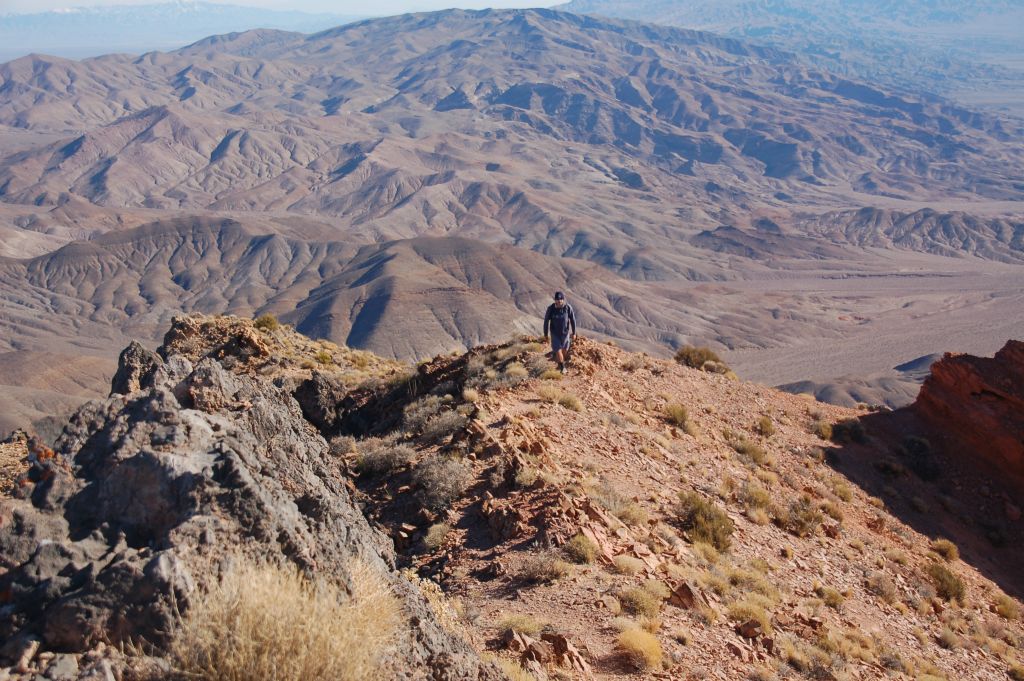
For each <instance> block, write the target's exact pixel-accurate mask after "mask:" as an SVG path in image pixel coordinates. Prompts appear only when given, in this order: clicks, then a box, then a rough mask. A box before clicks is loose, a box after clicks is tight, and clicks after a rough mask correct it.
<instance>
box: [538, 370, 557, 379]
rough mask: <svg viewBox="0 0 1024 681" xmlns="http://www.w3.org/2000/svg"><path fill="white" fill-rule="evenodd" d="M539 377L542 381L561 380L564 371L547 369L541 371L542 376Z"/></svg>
mask: <svg viewBox="0 0 1024 681" xmlns="http://www.w3.org/2000/svg"><path fill="white" fill-rule="evenodd" d="M537 378H539V379H541V380H542V381H561V380H562V372H561V371H559V370H558V369H545V370H544V371H542V372H541V373H540V376H538V377H537Z"/></svg>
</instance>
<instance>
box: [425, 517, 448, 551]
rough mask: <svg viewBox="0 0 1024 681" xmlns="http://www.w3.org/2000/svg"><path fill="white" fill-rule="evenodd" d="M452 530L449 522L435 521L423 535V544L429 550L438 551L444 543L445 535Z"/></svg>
mask: <svg viewBox="0 0 1024 681" xmlns="http://www.w3.org/2000/svg"><path fill="white" fill-rule="evenodd" d="M451 531H452V526H451V525H449V524H448V523H435V524H433V525H431V526H430V529H428V530H427V534H426V535H425V536H424V537H423V545H424V546H426V547H427V550H428V551H436V550H437V549H439V548H441V546H442V545H443V544H444V540H445V537H447V536H448V533H449V532H451Z"/></svg>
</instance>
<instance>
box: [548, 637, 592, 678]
mask: <svg viewBox="0 0 1024 681" xmlns="http://www.w3.org/2000/svg"><path fill="white" fill-rule="evenodd" d="M540 638H541V640H542V641H546V642H547V643H550V644H551V649H552V653H553V654H554V663H555V664H556V665H558V666H559V667H564V668H567V669H572V670H573V671H575V672H578V673H580V674H590V665H589V664H587V661H586V660H585V659H583V655H581V654H580V651H579V650H577V648H576V646H574V645H573V644H572V643H570V642H569V639H567V638H566V637H565V636H563V635H562V634H551V633H544V634H541V636H540Z"/></svg>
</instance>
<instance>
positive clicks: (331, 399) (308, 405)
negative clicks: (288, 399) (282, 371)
mask: <svg viewBox="0 0 1024 681" xmlns="http://www.w3.org/2000/svg"><path fill="white" fill-rule="evenodd" d="M347 394H348V390H347V388H346V387H345V385H344V384H343V383H341V382H340V381H339V380H337V379H334V378H332V377H330V376H328V375H326V374H324V373H321V372H319V371H314V372H313V375H312V377H311V378H309V379H307V380H305V381H303V382H302V383H300V384H299V386H298V387H297V388H296V389H295V392H294V395H295V399H296V400H297V401H298V403H299V407H301V408H302V415H303V416H305V417H306V420H307V421H309V422H310V423H312V424H313V425H314V426H316V427H317V430H319V431H320V432H321V433H323V434H324V436H326V437H330V436H331V435H334V434H336V433H337V432H338V430H339V428H340V426H341V413H340V410H339V405H341V404H343V402H344V400H345V397H346V396H347Z"/></svg>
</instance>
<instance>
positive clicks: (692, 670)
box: [0, 317, 1024, 681]
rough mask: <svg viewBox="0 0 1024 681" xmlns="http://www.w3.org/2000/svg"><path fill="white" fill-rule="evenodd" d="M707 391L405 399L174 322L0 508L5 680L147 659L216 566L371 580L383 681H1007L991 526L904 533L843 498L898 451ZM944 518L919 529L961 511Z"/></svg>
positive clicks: (847, 422) (776, 398)
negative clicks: (389, 634) (352, 565)
mask: <svg viewBox="0 0 1024 681" xmlns="http://www.w3.org/2000/svg"><path fill="white" fill-rule="evenodd" d="M321 353H324V354H321ZM311 356H314V357H317V358H318V359H316V360H311V359H310V357H311ZM359 365H362V368H360V366H359ZM724 371H725V369H724V367H721V366H719V365H717V364H714V363H710V364H705V365H704V370H697V369H691V368H688V367H684V366H681V365H679V364H677V363H675V362H672V361H670V360H661V359H656V358H651V357H648V356H646V355H642V354H637V353H629V352H626V351H623V350H621V349H619V348H617V347H615V346H613V345H610V344H605V343H597V342H594V341H591V340H588V339H579V341H578V343H577V345H576V351H575V357H574V359H573V363H572V367H571V370H570V373H569V375H568V376H565V377H562V376H561V375H560V374H558V373H557V372H554V371H551V365H550V363H549V362H548V360H547V359H546V358H545V356H544V354H543V347H542V346H541V345H539V344H537V343H535V342H533V341H532V340H531V339H529V338H523V339H518V340H516V341H512V342H509V343H505V344H501V345H492V346H484V347H479V348H474V349H473V350H471V351H470V352H469V353H466V354H454V355H447V356H439V357H436V358H434V359H433V360H431V361H429V362H425V363H422V364H421V365H419V366H418V367H417V368H416V370H415V371H411V370H409V369H406V368H403V367H402V366H401V365H399V364H397V363H393V362H387V361H382V360H377V359H375V358H372V356H369V355H368V354H365V353H355V352H354V351H350V350H347V349H344V348H338V347H337V346H330V345H329V344H324V343H318V342H314V341H309V340H308V339H303V338H302V337H301V336H298V335H297V334H294V333H293V332H292V331H291V330H289V329H288V328H286V327H283V328H279V329H271V328H269V327H268V325H266V324H264V325H263V328H257V326H255V325H254V324H253V323H252V322H249V321H246V320H241V319H237V318H202V317H187V318H179V319H177V320H176V321H175V322H174V324H173V326H172V329H171V331H170V332H169V333H168V334H167V336H166V338H165V342H164V344H163V346H162V348H161V349H160V351H159V352H157V353H150V352H148V351H146V350H145V349H144V348H142V347H141V346H131V347H129V348H128V349H126V351H125V352H124V353H123V354H122V358H121V362H120V365H119V371H118V374H117V376H116V377H115V379H114V381H113V383H114V385H113V386H112V387H113V394H112V395H111V397H110V398H109V399H107V400H102V401H96V402H93V403H90V404H89V405H87V406H86V407H84V408H83V409H81V410H80V411H79V412H78V414H77V415H76V416H75V417H74V418H73V419H72V421H71V423H70V424H69V425H68V426H67V428H66V430H65V433H64V435H63V436H62V437H61V438H60V440H59V441H58V443H57V446H56V448H55V450H56V451H55V452H50V453H42V452H36V453H35V454H30V455H29V460H30V462H31V469H30V471H29V473H28V474H27V475H23V476H22V477H21V479H20V483H19V485H18V486H17V488H16V490H15V492H14V497H16V498H14V499H4V500H3V502H2V505H0V509H2V511H0V512H2V513H3V514H4V515H2V516H0V518H2V519H3V522H2V523H0V542H2V543H3V546H4V552H3V556H4V557H5V560H7V561H8V562H7V563H5V564H4V565H3V566H2V569H3V570H4V572H3V573H2V576H0V593H3V594H5V596H4V598H5V599H7V602H6V604H5V606H4V608H3V610H0V613H2V614H3V617H4V619H3V620H2V621H0V622H2V625H3V626H4V627H5V628H6V629H5V630H4V631H3V635H4V637H7V638H9V640H11V641H14V642H17V643H12V645H11V647H9V648H8V649H6V650H5V651H4V653H3V654H5V655H6V656H7V658H8V663H16V662H18V660H17V659H16V658H17V657H22V658H24V657H25V656H26V655H27V661H26V662H25V665H24V667H23V668H24V669H31V670H32V673H41V674H42V673H46V674H48V673H50V672H49V669H50V666H52V665H53V664H55V663H56V662H55V661H59V663H60V664H62V665H67V666H71V662H72V660H73V661H74V663H75V665H79V666H80V667H81V669H82V670H83V672H82V674H83V675H84V674H85V671H88V670H91V669H92V668H93V667H95V665H97V664H100V663H102V664H106V665H108V666H110V668H111V672H112V673H113V672H115V671H117V670H119V669H123V668H124V665H125V661H123V660H120V659H118V658H114V659H111V657H110V654H109V653H104V654H102V655H100V654H97V653H96V650H97V648H98V645H97V641H106V640H111V641H113V640H118V639H119V638H120V639H124V638H128V637H130V636H138V635H140V633H142V632H148V633H149V636H150V637H151V640H152V641H153V642H155V643H158V644H159V643H160V642H161V638H160V637H161V635H166V632H168V631H169V630H170V629H169V628H167V627H166V626H165V625H167V624H168V623H170V622H172V621H173V620H172V619H171V618H170V615H169V612H168V610H167V607H166V606H167V603H168V601H169V598H170V594H172V593H174V594H177V597H180V599H181V602H183V603H184V604H186V605H187V603H188V597H189V595H191V594H196V593H199V592H201V590H202V589H203V588H205V586H207V585H209V584H210V583H211V582H214V581H216V579H217V576H218V575H219V574H221V573H222V562H223V561H224V559H225V551H224V548H223V547H225V546H231V547H237V550H238V551H240V552H243V553H249V554H257V555H259V554H262V553H266V552H269V553H270V555H272V556H276V557H278V558H279V559H281V560H285V561H288V562H290V563H292V564H295V565H298V566H301V567H302V569H303V570H304V571H306V572H307V573H312V574H326V575H330V576H331V577H332V578H336V579H339V580H341V581H343V582H344V580H345V579H346V568H345V566H346V565H347V564H348V561H349V560H350V559H351V558H352V557H353V556H359V557H361V558H362V559H364V560H367V561H368V562H370V563H371V565H373V566H374V569H375V570H377V571H378V572H379V574H381V575H382V576H384V577H385V578H386V579H388V580H389V583H390V584H392V585H393V588H394V589H395V590H396V592H397V593H399V594H400V595H401V597H402V599H403V602H404V603H405V604H406V608H407V609H408V612H410V613H411V615H410V619H409V622H410V625H409V626H410V628H409V635H408V637H406V638H403V639H402V641H401V642H400V647H399V650H397V651H396V654H395V655H394V656H392V660H393V664H394V665H395V669H394V670H393V674H392V676H394V677H396V678H460V679H461V678H498V677H497V676H492V674H497V673H498V672H492V671H490V670H491V669H492V668H491V667H490V666H489V665H490V662H485V663H481V662H480V653H479V651H488V653H487V656H496V657H497V660H498V661H499V662H501V663H502V665H504V670H505V673H510V674H514V675H518V676H515V677H514V678H533V679H545V678H558V679H568V678H571V679H621V678H664V679H670V678H671V679H677V678H687V679H689V678H721V679H734V678H747V677H750V676H751V675H753V678H761V679H774V678H779V679H781V678H800V677H807V678H834V679H866V678H881V677H883V676H884V677H886V678H893V679H924V678H939V679H948V680H949V681H952V680H953V679H1003V678H1005V677H1006V674H1007V673H1008V672H1009V671H1010V670H1014V669H1017V668H1018V667H1019V665H1020V662H1019V660H1020V653H1019V649H1020V647H1021V646H1024V628H1022V626H1021V622H1020V620H1019V619H1018V614H1019V608H1020V604H1019V600H1018V599H1017V598H1014V595H1017V596H1019V594H1020V591H1021V588H1022V587H1024V585H1022V584H1020V580H1019V575H1018V578H1016V580H1015V578H1014V577H1012V570H1008V571H1004V572H1002V573H1000V572H998V571H993V570H991V569H990V567H991V566H990V561H991V560H997V561H999V560H1002V561H1004V562H1005V564H1006V565H1008V566H1009V565H1010V564H1012V563H1013V562H1014V561H1015V560H1016V556H1017V552H1016V551H1017V549H1016V548H1015V546H1016V545H1017V544H1016V542H1015V540H1016V539H1018V538H1019V537H1020V534H1021V531H1020V527H1019V523H1018V524H1017V525H1012V524H1011V525H1010V526H1008V529H1007V539H1008V540H1009V541H1008V542H1007V548H1002V549H1001V548H999V547H993V546H989V547H988V548H985V547H984V546H979V545H977V544H976V543H974V542H972V541H971V540H969V539H968V538H966V535H964V534H950V533H948V532H944V533H942V534H941V535H940V534H939V533H938V532H934V531H933V529H932V528H925V526H924V524H922V520H921V518H918V517H915V516H914V515H913V514H912V513H910V512H908V511H907V510H905V509H904V507H903V506H902V504H901V503H900V502H897V501H896V500H893V501H892V502H890V497H889V495H888V493H887V492H886V493H883V494H882V496H884V497H885V499H884V500H883V499H882V498H880V497H878V496H872V494H873V492H874V490H873V488H872V485H871V483H870V481H862V478H861V477H860V472H861V470H860V463H861V461H868V460H871V457H886V456H894V455H893V453H892V452H893V451H894V448H896V447H898V446H899V445H898V441H895V442H894V440H893V437H892V436H891V435H890V434H889V433H888V432H887V430H886V428H885V427H883V426H881V425H878V426H876V425H875V422H874V421H873V420H872V419H874V418H876V417H882V416H885V415H868V414H866V413H865V412H863V411H859V410H853V409H844V408H840V407H835V406H831V405H824V404H820V403H817V402H815V401H813V400H811V399H808V398H806V397H803V396H797V395H791V394H787V393H780V392H778V391H776V390H772V389H770V388H765V387H763V386H757V385H754V384H745V383H742V382H739V381H737V380H735V378H734V377H730V376H729V375H728V374H726V373H720V372H724ZM328 443H329V444H328ZM15 446H18V447H24V448H31V447H30V446H29V445H28V444H26V443H22V444H20V445H19V444H17V443H15ZM33 446H34V445H33ZM19 451H22V450H19ZM25 451H27V449H26V450H25ZM937 462H938V463H942V464H943V465H945V459H942V458H939V459H937ZM891 465H894V464H891ZM854 480H857V483H855V482H853V481H854ZM887 480H889V482H888V483H887V484H890V485H894V486H895V485H899V486H902V484H903V483H902V482H899V481H892V479H891V478H887ZM922 484H923V483H922ZM986 484H987V485H989V486H990V487H992V488H993V489H995V487H996V483H993V482H992V481H989V482H987V483H986ZM126 489H132V490H134V493H132V494H131V495H126V493H125V491H124V490H126ZM923 489H924V491H921V490H916V491H915V494H916V495H918V496H920V497H921V498H922V499H925V500H928V502H929V503H931V500H932V499H937V498H939V490H938V489H937V488H934V489H933V488H923ZM942 494H945V495H946V502H944V503H946V504H947V505H948V509H949V510H947V508H946V507H944V506H942V505H939V504H936V506H935V507H934V508H933V509H931V510H930V511H929V513H927V514H925V515H926V517H927V519H928V520H934V519H940V520H941V519H942V518H945V517H947V516H950V517H951V516H954V515H957V514H958V513H959V507H958V506H957V504H961V503H969V500H968V499H967V498H966V497H964V498H959V499H958V498H955V496H954V495H955V494H957V493H956V492H955V491H953V490H952V489H946V488H945V487H943V488H942ZM695 509H696V510H695ZM695 518H703V519H704V520H700V521H697V520H695ZM69 519H71V520H69ZM12 521H13V522H12ZM940 536H945V537H948V538H950V539H953V540H955V542H956V544H959V546H960V551H959V553H957V552H956V551H955V548H956V547H955V544H953V545H952V546H953V549H950V548H949V547H948V545H947V544H944V543H942V542H940V541H938V539H939V538H940ZM45 539H53V540H54V541H52V542H47V541H45ZM40 540H44V541H40ZM933 540H934V541H933ZM397 568H401V569H403V570H404V573H403V575H407V574H416V575H418V578H420V579H425V580H428V581H429V582H433V583H436V584H437V585H439V586H440V588H441V590H442V591H443V592H444V593H445V594H446V597H444V598H441V599H440V600H441V602H442V603H447V604H448V606H450V611H451V612H455V613H457V615H455V616H453V617H451V618H446V617H441V618H438V617H437V616H435V615H431V613H432V612H436V611H439V610H443V609H445V608H442V607H441V606H438V607H436V608H434V609H431V608H430V607H428V606H427V605H425V604H424V602H423V600H422V596H421V595H420V592H419V591H418V590H417V589H416V587H415V586H414V585H413V582H410V581H409V580H408V579H407V578H406V577H405V576H403V575H399V574H398V573H397V572H396V569H397ZM1007 574H1010V575H1011V576H1007ZM936 575H941V576H942V578H941V579H940V578H939V577H936ZM115 577H116V578H115ZM44 584H45V585H46V588H43V585H44ZM133 585H134V586H135V587H138V588H130V587H131V586H133ZM428 591H429V589H428ZM1004 592H1005V593H1004ZM1007 594H1011V595H1007ZM115 603H120V604H122V605H123V604H125V603H127V604H129V605H130V606H131V607H128V608H118V609H117V614H116V615H115V613H114V607H113V606H114V604H115ZM448 606H445V607H448ZM122 613H123V614H122ZM439 622H440V623H439ZM83 623H86V624H88V625H89V626H82V624H83ZM16 632H21V634H20V635H18V636H13V634H15V633H16ZM637 641H641V642H643V645H642V646H638V645H637V643H636V642H637ZM70 651H77V652H76V653H75V654H73V655H71V656H70V657H69V655H68V653H69V652H70ZM84 651H89V652H84ZM53 652H59V653H60V654H57V655H52V654H51V653H53ZM23 661H24V660H23ZM119 665H120V666H119ZM442 670H443V671H442ZM11 671H13V670H11ZM55 673H56V672H55ZM1015 673H1016V672H1015ZM431 674H433V676H431ZM439 674H441V675H440V676H439ZM443 674H447V675H448V676H444V675H443ZM14 678H22V676H21V675H19V673H17V672H15V673H14ZM25 678H31V677H30V676H26V677H25ZM69 678H74V676H71V677H69ZM101 678H102V677H101ZM389 678H391V676H389Z"/></svg>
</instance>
